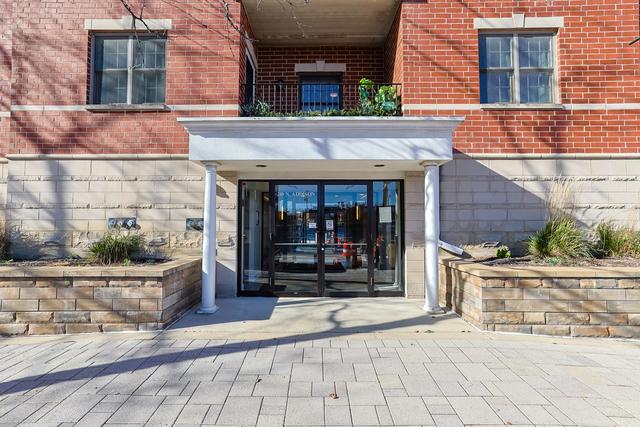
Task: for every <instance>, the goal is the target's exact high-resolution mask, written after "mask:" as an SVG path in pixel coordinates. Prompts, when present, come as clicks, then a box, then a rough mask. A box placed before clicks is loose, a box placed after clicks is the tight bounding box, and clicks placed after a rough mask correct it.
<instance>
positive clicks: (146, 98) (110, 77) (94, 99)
mask: <svg viewBox="0 0 640 427" xmlns="http://www.w3.org/2000/svg"><path fill="white" fill-rule="evenodd" d="M92 47H93V49H92V52H93V57H92V59H93V63H92V67H91V69H92V71H91V73H92V76H91V103H93V104H155V103H164V102H165V94H166V56H167V54H166V49H167V39H166V37H165V36H164V35H161V34H157V35H144V36H143V35H137V36H136V35H135V34H122V35H97V34H96V35H94V36H93V37H92Z"/></svg>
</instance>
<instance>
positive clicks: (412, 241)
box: [404, 172, 424, 298]
mask: <svg viewBox="0 0 640 427" xmlns="http://www.w3.org/2000/svg"><path fill="white" fill-rule="evenodd" d="M423 187H424V173H423V172H408V173H407V174H406V175H405V181H404V199H405V201H404V238H405V260H404V262H405V288H406V295H407V298H424V188H423Z"/></svg>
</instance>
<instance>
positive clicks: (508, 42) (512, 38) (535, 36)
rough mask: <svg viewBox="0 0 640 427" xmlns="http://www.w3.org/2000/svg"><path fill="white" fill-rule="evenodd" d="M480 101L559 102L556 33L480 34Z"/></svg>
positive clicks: (495, 102)
mask: <svg viewBox="0 0 640 427" xmlns="http://www.w3.org/2000/svg"><path fill="white" fill-rule="evenodd" d="M479 37H480V38H479V53H480V102H481V103H483V104H553V103H555V102H556V95H555V86H556V85H555V81H556V61H555V34H553V33H548V32H545V33H539V32H521V33H491V34H488V33H487V34H480V36H479Z"/></svg>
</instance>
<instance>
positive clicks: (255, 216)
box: [241, 182, 270, 291]
mask: <svg viewBox="0 0 640 427" xmlns="http://www.w3.org/2000/svg"><path fill="white" fill-rule="evenodd" d="M241 204H242V214H241V215H242V218H241V222H242V225H241V226H242V235H241V237H242V290H243V291H267V290H268V286H269V253H270V248H269V183H268V182H245V183H243V184H242V200H241Z"/></svg>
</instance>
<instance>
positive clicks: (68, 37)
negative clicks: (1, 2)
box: [0, 0, 240, 154]
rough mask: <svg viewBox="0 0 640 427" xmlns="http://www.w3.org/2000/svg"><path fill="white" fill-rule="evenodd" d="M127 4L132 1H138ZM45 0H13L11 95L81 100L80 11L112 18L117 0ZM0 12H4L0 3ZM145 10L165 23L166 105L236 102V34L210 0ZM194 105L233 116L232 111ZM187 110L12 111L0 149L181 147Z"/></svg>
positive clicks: (84, 67) (84, 47)
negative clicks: (169, 26) (16, 5)
mask: <svg viewBox="0 0 640 427" xmlns="http://www.w3.org/2000/svg"><path fill="white" fill-rule="evenodd" d="M5 3H6V2H5ZM130 3H132V5H133V8H134V10H136V11H137V10H140V9H139V8H140V0H136V1H133V2H130ZM229 5H230V13H231V16H232V18H233V19H234V20H235V21H239V19H240V4H239V3H238V2H234V1H231V2H229ZM46 6H47V7H44V3H43V2H40V1H31V2H21V3H20V7H19V8H16V9H15V10H14V11H13V14H12V16H11V28H12V30H13V40H12V41H13V50H12V51H9V52H12V53H11V58H12V62H13V63H12V66H13V76H14V80H13V82H12V94H11V104H14V105H16V104H17V105H60V104H66V105H82V104H85V103H86V102H87V93H88V87H89V85H88V60H87V58H88V57H89V56H90V51H89V49H90V43H89V37H88V32H87V31H86V30H85V29H84V19H86V18H112V19H113V18H116V19H117V18H121V17H122V16H125V15H127V12H126V10H124V8H123V6H122V4H121V3H120V2H119V1H118V0H100V1H98V0H78V1H74V2H70V1H64V2H55V3H51V2H47V3H46ZM2 15H3V16H6V15H5V11H4V10H3V13H2ZM144 17H146V18H170V19H172V22H173V29H172V30H171V31H169V32H168V34H167V38H168V42H167V46H168V47H167V97H166V103H167V104H236V105H237V103H238V101H237V100H238V90H239V89H238V82H239V77H238V75H239V72H240V69H239V56H240V54H239V52H240V49H239V45H240V35H239V34H238V32H237V31H235V30H234V29H233V28H231V26H230V25H229V24H228V22H227V20H226V19H225V17H224V15H223V13H222V10H221V7H220V4H219V3H218V2H211V1H208V0H190V1H181V2H167V1H162V0H147V1H146V2H145V8H144ZM139 25H140V24H139ZM1 33H4V31H0V34H1ZM0 49H2V50H3V52H2V54H0V58H2V57H3V56H6V55H7V49H6V46H5V45H2V44H0ZM0 65H3V64H2V63H0ZM2 68H3V69H4V67H2ZM2 73H3V72H2V71H0V77H1V76H2V75H3V74H2ZM0 85H1V83H0ZM3 87H4V86H0V89H2V88H3ZM1 102H3V101H2V98H0V103H1ZM195 113H197V115H220V114H224V115H230V114H231V115H237V111H235V112H234V111H210V112H205V111H198V112H195ZM191 114H192V115H193V114H194V113H191ZM186 115H189V114H188V113H186V112H177V113H173V112H172V113H101V114H98V113H90V112H84V111H82V112H63V111H52V112H45V113H42V112H14V113H13V114H12V119H11V135H10V138H9V139H7V138H3V139H0V154H3V153H5V154H6V153H34V152H41V153H54V152H55V153H70V152H73V153H78V152H83V153H84V152H88V153H107V152H111V153H142V152H146V153H177V152H180V153H184V152H186V151H187V134H186V132H185V131H184V129H183V128H182V126H181V125H180V124H179V123H177V122H176V118H177V117H179V116H186ZM3 120H6V119H3Z"/></svg>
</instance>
